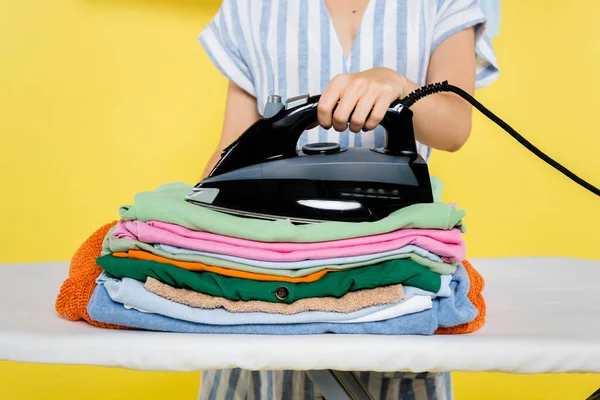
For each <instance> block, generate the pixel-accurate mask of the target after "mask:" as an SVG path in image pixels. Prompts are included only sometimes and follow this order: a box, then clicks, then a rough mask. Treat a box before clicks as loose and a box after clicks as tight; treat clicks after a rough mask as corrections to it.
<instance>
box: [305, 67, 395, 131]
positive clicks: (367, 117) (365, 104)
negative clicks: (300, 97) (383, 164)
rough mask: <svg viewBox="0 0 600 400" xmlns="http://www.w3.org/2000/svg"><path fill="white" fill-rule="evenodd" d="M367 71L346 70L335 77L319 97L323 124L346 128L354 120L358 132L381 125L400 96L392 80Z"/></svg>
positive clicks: (337, 128) (326, 126)
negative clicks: (346, 72) (383, 78)
mask: <svg viewBox="0 0 600 400" xmlns="http://www.w3.org/2000/svg"><path fill="white" fill-rule="evenodd" d="M367 72H368V71H367ZM365 74H366V73H357V74H342V75H338V76H336V77H335V78H333V79H332V81H331V82H330V83H329V85H327V88H326V89H325V91H324V92H323V94H322V95H321V98H320V99H319V104H318V108H317V116H318V122H319V125H321V126H322V127H323V128H325V129H330V128H332V127H333V128H334V129H335V130H336V131H338V132H343V131H345V130H346V129H347V128H348V124H350V130H351V131H352V132H354V133H358V132H360V131H361V130H364V131H369V130H372V129H375V128H376V127H377V125H379V123H380V122H381V120H382V119H383V117H384V116H385V113H386V112H387V109H388V107H389V105H390V104H391V103H392V101H394V99H395V98H396V97H397V96H396V92H397V90H396V89H395V88H394V86H393V85H392V84H390V83H388V82H378V81H377V80H375V79H369V77H368V76H367V75H365Z"/></svg>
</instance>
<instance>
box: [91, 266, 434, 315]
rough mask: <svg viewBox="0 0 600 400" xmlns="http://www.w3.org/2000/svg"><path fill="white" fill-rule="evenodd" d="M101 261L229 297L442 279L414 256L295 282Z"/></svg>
mask: <svg viewBox="0 0 600 400" xmlns="http://www.w3.org/2000/svg"><path fill="white" fill-rule="evenodd" d="M97 262H98V265H100V267H102V268H103V269H104V270H105V271H106V272H107V273H108V274H109V275H111V276H113V277H115V278H132V279H135V280H138V281H141V282H145V281H146V278H148V277H149V276H150V277H152V278H155V279H158V280H159V281H161V282H163V283H166V284H167V285H170V286H173V287H176V288H185V289H191V290H194V291H196V292H200V293H205V294H209V295H211V296H218V297H225V298H227V299H230V300H244V301H249V300H262V301H270V302H274V303H287V304H289V303H293V302H294V301H296V300H299V299H306V298H309V297H325V296H335V297H341V296H343V295H344V294H346V293H348V292H352V291H356V290H360V289H372V288H376V287H379V286H385V285H395V284H399V283H401V284H403V285H405V286H414V287H416V288H419V289H423V290H427V291H429V292H438V291H439V290H440V288H441V285H442V279H441V276H440V275H439V274H436V273H435V272H432V271H431V270H429V269H428V268H427V267H424V266H422V265H420V264H417V263H415V262H414V261H411V260H393V261H387V262H384V263H381V264H376V265H371V266H368V267H361V268H355V269H351V270H346V271H339V272H331V273H328V274H326V275H325V276H324V277H322V278H321V279H319V280H317V281H315V282H308V283H290V282H280V281H255V280H251V279H242V278H232V277H228V276H223V275H219V274H216V273H213V272H196V271H188V270H186V269H183V268H179V267H176V266H174V265H171V264H165V263H160V262H157V261H149V260H137V259H132V258H121V257H115V256H111V255H109V256H103V257H100V258H98V259H97Z"/></svg>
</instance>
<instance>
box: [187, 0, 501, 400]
mask: <svg viewBox="0 0 600 400" xmlns="http://www.w3.org/2000/svg"><path fill="white" fill-rule="evenodd" d="M480 1H481V2H482V3H483V2H486V3H484V4H485V5H487V6H488V9H495V10H497V8H494V7H493V6H492V7H489V6H490V4H496V5H497V4H498V3H497V0H371V1H370V2H369V4H368V6H367V9H366V11H365V13H364V15H363V18H362V22H361V24H360V27H359V30H358V33H357V36H356V39H355V40H354V43H353V45H352V48H351V50H350V53H349V55H348V57H345V55H344V51H343V49H342V46H341V44H340V41H339V39H338V36H337V33H336V31H335V28H334V25H333V23H332V20H331V17H330V15H329V12H328V9H327V7H326V5H325V1H324V0H224V1H223V4H222V6H221V8H220V9H219V11H218V13H217V14H216V16H215V17H214V18H213V19H212V21H211V22H210V23H209V25H208V26H207V27H206V28H205V29H204V30H203V31H202V32H201V34H200V41H201V43H202V45H203V46H204V48H205V50H206V52H207V53H208V55H209V57H210V58H211V60H212V61H213V63H214V64H215V66H216V67H217V68H218V69H219V70H220V71H221V73H223V74H224V75H225V76H226V77H227V78H228V79H230V80H231V81H233V82H234V83H235V84H237V85H238V86H240V87H241V88H242V89H244V90H245V91H247V92H248V93H250V94H251V95H253V96H254V97H255V98H256V106H257V109H258V112H259V114H261V115H262V113H263V109H264V106H265V104H266V101H267V97H268V96H269V95H270V94H278V95H280V96H281V97H282V99H284V100H285V99H286V98H290V97H294V96H297V95H300V94H307V93H308V94H320V93H322V92H323V91H324V90H325V87H326V86H327V84H328V83H329V81H330V80H331V79H332V78H333V77H334V76H336V75H338V74H341V73H352V72H359V71H364V70H367V69H371V68H375V67H387V68H390V69H393V70H396V71H398V72H399V73H401V74H403V75H404V76H406V77H407V78H408V79H410V80H412V81H413V82H416V83H417V84H420V85H423V84H425V83H426V76H427V69H428V63H429V58H430V57H431V55H432V53H433V51H434V50H435V48H436V47H437V46H438V45H439V43H440V42H442V41H443V40H444V39H446V38H447V37H449V36H450V35H452V34H453V33H456V32H458V31H460V30H462V29H465V28H467V27H474V28H475V32H476V42H475V48H474V51H475V54H476V56H477V78H476V86H477V87H482V86H485V85H488V84H490V83H491V82H492V81H494V79H495V78H496V77H497V76H498V64H497V61H496V57H495V54H494V51H493V49H492V46H491V42H490V36H489V34H488V31H487V29H486V17H485V15H484V13H483V11H482V6H481V4H480ZM496 21H497V18H496ZM384 135H385V131H384V130H383V129H382V128H381V127H378V128H376V129H375V130H374V131H372V132H364V133H358V134H354V133H352V132H350V131H349V130H346V131H345V132H341V133H340V132H336V131H335V130H334V129H329V130H325V129H323V128H320V127H317V128H315V129H312V130H309V131H306V132H304V134H303V135H302V136H301V137H300V140H299V146H302V145H304V144H306V143H309V142H311V143H312V142H322V141H328V142H338V143H340V144H341V145H342V146H349V147H351V146H362V147H367V146H369V147H371V146H374V145H375V146H382V145H383V143H384V140H385V136H384ZM417 149H418V151H419V153H420V154H421V155H422V156H423V157H424V158H425V159H426V160H428V159H429V156H430V154H431V149H430V148H428V147H426V146H424V145H422V144H421V143H418V142H417ZM348 351H352V350H351V349H348ZM357 374H358V375H359V376H360V379H361V380H362V381H363V383H364V384H365V385H366V386H367V387H368V389H369V391H370V392H371V393H372V394H373V395H374V396H375V398H377V399H394V400H396V399H415V400H421V399H428V400H432V399H438V400H442V399H450V398H451V397H452V385H451V381H450V376H449V374H448V373H428V372H424V373H419V374H415V373H401V372H396V373H377V372H367V371H363V372H360V371H358V372H357ZM320 398H321V399H322V396H321V395H320V394H319V392H318V390H317V388H316V387H314V386H313V384H312V382H311V381H310V379H308V377H307V376H306V374H304V373H303V372H302V371H245V370H240V369H232V370H223V371H221V370H219V371H204V373H203V375H202V386H201V392H200V394H199V399H203V400H204V399H209V400H234V399H240V400H241V399H248V400H262V399H268V400H279V399H293V400H296V399H298V400H304V399H306V400H312V399H320Z"/></svg>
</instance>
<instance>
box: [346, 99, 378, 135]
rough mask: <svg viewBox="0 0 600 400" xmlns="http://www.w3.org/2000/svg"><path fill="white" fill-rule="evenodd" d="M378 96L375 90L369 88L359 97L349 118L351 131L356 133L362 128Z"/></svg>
mask: <svg viewBox="0 0 600 400" xmlns="http://www.w3.org/2000/svg"><path fill="white" fill-rule="evenodd" d="M378 97H379V93H378V92H377V90H376V89H371V90H369V91H367V93H365V94H364V95H363V96H362V97H361V98H360V100H359V101H358V104H356V107H355V108H354V111H353V112H352V117H351V119H350V131H351V132H354V133H358V132H360V131H361V130H362V129H363V127H364V126H365V123H366V122H367V118H369V114H370V113H371V110H372V109H373V106H374V105H375V102H376V101H377V99H378Z"/></svg>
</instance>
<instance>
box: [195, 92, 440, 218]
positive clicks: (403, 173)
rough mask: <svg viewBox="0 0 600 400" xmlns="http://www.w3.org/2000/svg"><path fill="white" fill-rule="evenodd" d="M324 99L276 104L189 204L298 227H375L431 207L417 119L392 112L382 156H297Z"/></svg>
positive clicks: (311, 149) (359, 152) (331, 152)
mask: <svg viewBox="0 0 600 400" xmlns="http://www.w3.org/2000/svg"><path fill="white" fill-rule="evenodd" d="M319 97H320V96H312V97H310V96H299V97H296V98H294V99H290V100H288V102H287V104H286V105H285V106H284V105H283V104H282V103H281V100H280V98H279V97H278V96H270V97H269V103H268V104H267V107H266V109H265V115H266V117H264V118H261V119H260V120H258V121H257V122H256V123H254V124H253V125H252V126H251V127H250V128H248V129H247V130H246V131H245V132H244V133H243V134H242V135H241V136H240V137H239V138H238V139H237V140H236V141H235V142H234V143H232V144H231V145H230V146H228V147H227V148H226V149H225V150H224V151H223V153H222V154H221V159H220V160H219V162H218V163H217V164H216V166H215V167H214V168H213V170H212V171H211V173H210V174H209V176H208V177H207V178H206V179H204V180H202V181H201V182H200V183H198V184H197V185H196V186H195V187H194V188H193V190H192V191H191V192H190V193H189V194H188V195H187V196H186V200H188V201H190V202H192V203H195V204H198V205H202V206H205V207H209V208H212V209H215V210H218V211H222V212H227V213H231V214H236V215H242V216H248V217H253V218H262V219H271V220H275V219H290V220H292V221H293V222H296V223H314V222H322V221H349V222H361V221H376V220H379V219H381V218H384V217H386V216H387V215H389V214H390V213H392V212H394V211H396V210H398V209H400V208H403V207H406V206H409V205H412V204H416V203H431V202H433V194H432V189H431V182H430V177H429V171H428V167H427V163H426V162H425V160H424V159H423V158H422V157H421V156H420V155H419V154H418V153H417V149H416V143H415V137H414V131H413V125H412V111H410V110H409V109H408V108H406V107H402V106H401V105H400V106H398V107H397V108H390V109H388V111H387V113H386V115H385V117H384V118H383V120H382V121H381V126H383V127H384V128H385V130H386V142H385V145H384V146H383V147H382V148H373V149H367V148H341V147H340V146H339V144H336V143H318V144H311V145H308V146H304V148H303V149H302V150H301V151H298V150H297V143H298V139H299V138H300V135H301V134H302V133H303V132H304V131H305V130H306V128H307V127H309V126H310V125H312V124H314V123H315V122H317V104H318V100H319Z"/></svg>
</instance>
